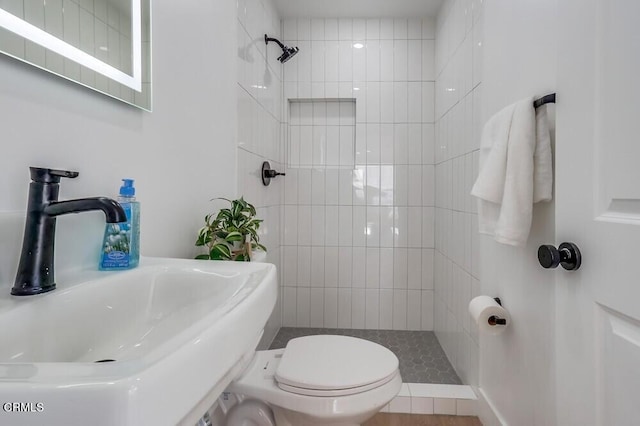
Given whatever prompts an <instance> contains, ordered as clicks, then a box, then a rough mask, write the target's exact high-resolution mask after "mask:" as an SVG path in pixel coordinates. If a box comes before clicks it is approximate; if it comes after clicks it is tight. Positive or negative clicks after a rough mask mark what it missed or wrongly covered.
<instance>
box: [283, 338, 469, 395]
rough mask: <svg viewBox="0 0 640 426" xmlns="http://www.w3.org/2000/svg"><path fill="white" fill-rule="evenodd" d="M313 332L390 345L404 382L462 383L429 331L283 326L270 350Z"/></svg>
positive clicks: (388, 346)
mask: <svg viewBox="0 0 640 426" xmlns="http://www.w3.org/2000/svg"><path fill="white" fill-rule="evenodd" d="M315 334H340V335H344V336H353V337H359V338H361V339H365V340H370V341H372V342H375V343H378V344H381V345H382V346H385V347H387V348H389V349H390V350H391V351H393V353H395V354H396V356H397V357H398V359H399V360H400V374H401V375H402V381H403V382H405V383H438V384H452V385H460V384H462V382H461V381H460V379H459V378H458V375H457V374H456V372H455V370H454V369H453V367H452V366H451V364H450V363H449V360H448V359H447V356H446V355H445V354H444V351H443V350H442V347H441V346H440V343H439V342H438V339H436V335H435V334H434V333H433V332H432V331H400V330H350V329H333V328H297V327H282V328H281V329H280V331H279V332H278V334H277V335H276V337H275V338H274V339H273V343H271V347H270V349H279V348H284V347H285V346H286V345H287V342H288V341H289V340H291V339H293V338H296V337H301V336H310V335H315Z"/></svg>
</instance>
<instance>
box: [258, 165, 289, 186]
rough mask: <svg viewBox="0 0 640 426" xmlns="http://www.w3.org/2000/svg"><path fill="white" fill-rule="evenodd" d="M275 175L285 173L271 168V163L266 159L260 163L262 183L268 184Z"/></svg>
mask: <svg viewBox="0 0 640 426" xmlns="http://www.w3.org/2000/svg"><path fill="white" fill-rule="evenodd" d="M276 176H286V173H280V172H277V171H275V170H274V169H272V168H271V164H269V162H268V161H265V162H264V163H262V184H263V185H264V186H269V184H270V183H271V179H273V178H274V177H276Z"/></svg>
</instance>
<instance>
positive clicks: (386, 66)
mask: <svg viewBox="0 0 640 426" xmlns="http://www.w3.org/2000/svg"><path fill="white" fill-rule="evenodd" d="M393 58H394V51H393V40H380V80H381V81H393V64H394V59H393ZM370 80H371V79H370Z"/></svg>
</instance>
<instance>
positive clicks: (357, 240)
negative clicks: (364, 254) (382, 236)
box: [353, 206, 367, 247]
mask: <svg viewBox="0 0 640 426" xmlns="http://www.w3.org/2000/svg"><path fill="white" fill-rule="evenodd" d="M366 238H367V208H366V207H364V206H353V245H354V246H358V247H364V246H365V245H366Z"/></svg>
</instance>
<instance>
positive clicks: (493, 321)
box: [487, 297, 507, 325]
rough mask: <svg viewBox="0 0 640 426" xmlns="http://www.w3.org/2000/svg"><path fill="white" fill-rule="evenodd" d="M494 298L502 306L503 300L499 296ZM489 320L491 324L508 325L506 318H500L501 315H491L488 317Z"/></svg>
mask: <svg viewBox="0 0 640 426" xmlns="http://www.w3.org/2000/svg"><path fill="white" fill-rule="evenodd" d="M493 300H495V301H496V303H497V304H498V305H500V306H502V301H501V300H500V298H499V297H494V298H493ZM487 322H488V323H489V325H507V320H506V319H504V318H500V317H499V316H496V315H491V316H490V317H489V318H488V319H487Z"/></svg>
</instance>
